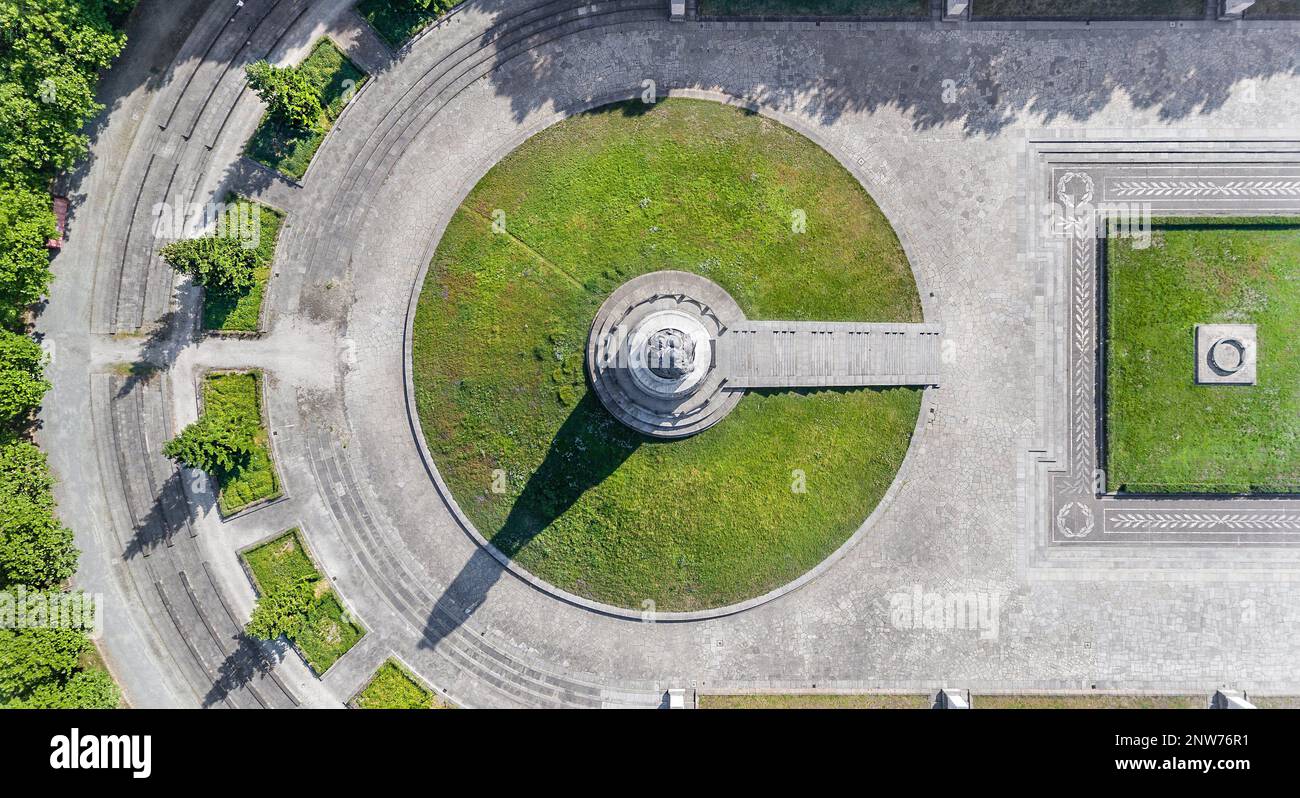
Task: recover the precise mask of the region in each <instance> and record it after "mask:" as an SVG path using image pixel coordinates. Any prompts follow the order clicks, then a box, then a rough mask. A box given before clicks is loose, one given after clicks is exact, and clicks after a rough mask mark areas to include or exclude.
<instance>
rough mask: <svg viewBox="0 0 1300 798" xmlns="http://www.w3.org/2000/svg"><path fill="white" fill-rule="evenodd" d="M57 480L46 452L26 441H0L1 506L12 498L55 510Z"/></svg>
mask: <svg viewBox="0 0 1300 798" xmlns="http://www.w3.org/2000/svg"><path fill="white" fill-rule="evenodd" d="M53 487H54V477H53V476H51V474H50V466H49V463H48V461H47V460H46V459H45V453H44V452H42V451H41V450H40V449H38V448H36V447H35V446H33V445H32V444H30V443H28V442H27V441H21V440H9V441H0V504H3V503H4V502H6V501H8V500H9V499H10V498H11V497H14V496H21V497H25V498H27V499H28V500H29V501H32V502H36V503H38V504H42V505H43V506H47V507H52V506H53V505H54V497H53V496H52V495H51V494H50V491H51V489H52V488H53Z"/></svg>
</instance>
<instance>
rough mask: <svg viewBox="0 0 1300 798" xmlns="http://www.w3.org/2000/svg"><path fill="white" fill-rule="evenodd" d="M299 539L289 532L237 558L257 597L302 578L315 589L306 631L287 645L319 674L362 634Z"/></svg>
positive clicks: (293, 530)
mask: <svg viewBox="0 0 1300 798" xmlns="http://www.w3.org/2000/svg"><path fill="white" fill-rule="evenodd" d="M299 535H300V533H299V531H298V530H297V529H290V530H289V531H288V532H285V533H284V534H283V535H280V536H279V537H277V538H275V539H274V540H271V541H268V542H266V543H263V544H262V545H260V546H257V547H255V548H252V549H249V550H248V551H246V552H244V553H243V554H242V555H241V556H242V557H243V559H244V562H245V563H246V564H247V565H248V570H249V573H251V574H252V575H253V586H254V587H256V588H257V592H258V593H259V594H262V595H266V594H267V593H271V592H274V591H275V590H276V589H277V588H279V587H280V586H281V585H284V584H285V583H288V582H293V581H296V580H298V579H303V578H306V579H307V581H309V582H312V583H313V584H314V585H315V588H316V589H315V595H316V603H315V604H313V605H312V607H311V609H310V610H308V612H307V624H306V627H305V629H304V631H303V633H302V634H301V635H299V636H298V637H296V638H294V639H292V640H291V641H290V642H292V643H293V644H294V646H295V647H297V649H298V651H300V652H301V653H302V656H303V658H304V659H306V660H307V664H308V665H310V666H311V668H312V670H314V671H315V672H316V673H317V674H322V673H324V672H325V671H327V670H329V667H330V666H331V665H333V664H334V662H335V661H336V660H338V658H339V657H341V656H343V655H344V654H346V653H347V651H348V649H350V648H352V646H354V645H356V643H357V641H358V640H360V639H361V636H362V635H363V634H365V630H363V629H362V628H361V627H360V626H359V625H357V624H356V623H355V622H353V621H352V619H351V618H350V617H349V616H348V614H347V612H345V611H344V609H343V605H342V604H340V603H339V600H338V597H337V596H335V595H334V592H333V591H332V590H331V589H330V586H329V580H327V579H325V578H324V577H323V576H321V573H320V571H319V570H317V568H316V565H315V563H313V562H312V561H311V557H309V556H308V555H307V550H306V549H305V548H304V547H303V544H302V539H301V538H300V537H299Z"/></svg>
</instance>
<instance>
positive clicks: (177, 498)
mask: <svg viewBox="0 0 1300 798" xmlns="http://www.w3.org/2000/svg"><path fill="white" fill-rule="evenodd" d="M189 524H190V508H189V504H188V503H186V501H185V491H184V488H183V487H182V485H181V473H180V471H179V470H173V471H172V472H171V473H170V474H169V475H168V476H167V478H166V479H165V480H164V481H163V484H162V486H161V488H160V489H159V491H158V495H157V496H156V497H155V498H154V501H153V502H152V503H151V504H150V505H149V512H148V513H147V514H145V516H144V517H143V518H140V519H137V520H136V525H135V530H134V533H133V534H132V535H131V539H130V540H128V541H127V544H126V549H125V550H124V551H123V552H122V557H123V558H124V559H128V560H130V559H134V558H135V557H138V556H141V555H143V556H146V557H147V556H149V554H150V553H152V552H153V550H154V549H156V548H158V547H159V546H161V545H163V544H165V543H167V542H169V541H170V540H171V537H172V536H173V535H175V534H177V533H178V532H179V533H182V534H188V533H189Z"/></svg>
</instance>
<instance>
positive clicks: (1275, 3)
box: [1246, 0, 1300, 19]
mask: <svg viewBox="0 0 1300 798" xmlns="http://www.w3.org/2000/svg"><path fill="white" fill-rule="evenodd" d="M1252 17H1253V18H1256V19H1258V18H1260V17H1282V18H1288V19H1296V18H1300V0H1255V5H1253V6H1251V7H1250V8H1249V9H1248V10H1247V11H1246V18H1247V19H1250V18H1252Z"/></svg>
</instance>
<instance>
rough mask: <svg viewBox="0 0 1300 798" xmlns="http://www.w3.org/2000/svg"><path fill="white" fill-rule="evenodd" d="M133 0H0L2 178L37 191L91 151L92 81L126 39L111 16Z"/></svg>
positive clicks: (95, 107)
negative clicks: (45, 180) (85, 129)
mask: <svg viewBox="0 0 1300 798" xmlns="http://www.w3.org/2000/svg"><path fill="white" fill-rule="evenodd" d="M131 5H132V3H130V2H120V1H119V2H104V0H39V2H33V0H3V2H0V31H4V33H3V35H2V36H0V174H5V175H8V176H9V177H10V178H11V179H14V180H15V182H17V181H18V180H23V181H25V182H26V183H27V184H28V185H31V186H34V187H39V186H40V185H41V184H42V183H43V178H44V177H45V176H46V175H47V173H48V172H49V171H50V170H58V169H67V168H69V167H71V166H72V164H73V163H74V162H75V161H76V160H77V159H78V158H80V157H81V155H82V154H83V153H84V152H85V151H86V143H87V138H86V135H85V134H84V133H82V132H81V131H82V128H83V127H84V126H85V124H86V122H87V120H89V119H90V118H91V117H93V116H94V115H95V114H97V113H99V111H100V110H101V108H102V106H100V105H99V104H98V103H96V102H95V83H96V80H97V79H98V73H99V70H101V69H104V68H105V67H107V66H108V65H109V64H110V63H112V61H113V59H114V58H116V57H117V54H118V53H120V52H121V50H122V47H123V45H124V44H125V42H126V37H125V35H124V34H123V33H122V32H121V31H118V30H115V29H114V28H113V25H112V24H111V23H110V21H109V15H110V14H120V13H121V12H122V11H124V10H125V9H127V8H129V7H130V6H131Z"/></svg>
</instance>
